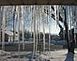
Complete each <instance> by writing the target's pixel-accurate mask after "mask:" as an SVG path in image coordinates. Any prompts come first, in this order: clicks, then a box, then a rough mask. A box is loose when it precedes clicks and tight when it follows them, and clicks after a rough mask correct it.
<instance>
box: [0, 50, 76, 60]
mask: <svg viewBox="0 0 77 61" xmlns="http://www.w3.org/2000/svg"><path fill="white" fill-rule="evenodd" d="M30 54H31V56H32V53H31V52H5V51H2V50H0V61H77V51H76V50H75V55H74V56H73V54H72V53H69V54H67V50H66V49H63V50H57V51H50V52H48V51H46V52H43V53H41V54H40V55H39V56H38V57H37V58H36V59H32V60H31V59H29V57H27V56H29V55H30ZM14 55H16V56H18V57H13V56H14ZM19 55H20V56H21V55H23V58H19V57H20V56H19Z"/></svg>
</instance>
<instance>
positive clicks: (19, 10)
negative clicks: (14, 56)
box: [17, 6, 21, 61]
mask: <svg viewBox="0 0 77 61" xmlns="http://www.w3.org/2000/svg"><path fill="white" fill-rule="evenodd" d="M17 7H18V53H19V59H18V60H19V61H20V21H21V20H20V18H21V14H20V12H21V7H20V6H17Z"/></svg>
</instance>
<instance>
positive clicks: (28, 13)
mask: <svg viewBox="0 0 77 61" xmlns="http://www.w3.org/2000/svg"><path fill="white" fill-rule="evenodd" d="M4 8H5V9H6V12H5V15H6V20H7V21H8V22H7V25H8V26H7V29H8V30H12V29H13V12H14V9H13V7H12V6H6V7H4ZM22 9H23V11H22ZM22 9H21V16H22V19H21V23H20V24H21V25H23V24H24V29H26V30H28V31H31V29H32V31H34V29H33V28H34V26H33V24H32V25H31V22H33V20H35V22H37V21H38V22H37V23H40V25H39V27H40V29H39V31H40V32H43V23H44V22H45V23H47V20H48V24H45V25H44V28H45V29H44V30H45V33H49V26H50V33H51V34H57V35H58V34H59V32H60V28H59V26H58V25H57V23H56V21H55V20H53V18H51V17H49V16H47V15H46V14H45V13H44V12H43V7H41V8H36V10H34V11H33V12H32V10H31V7H30V6H27V7H26V6H24V7H23V8H22ZM40 10H41V11H42V12H41V11H40ZM16 15H17V13H16ZM32 17H33V19H32ZM48 17H49V18H48ZM47 18H48V19H47ZM16 20H17V21H18V18H17V17H16ZM22 20H23V21H24V22H23V24H22ZM43 21H44V22H43ZM37 23H36V24H35V27H36V26H37ZM31 26H32V28H31ZM16 29H17V30H18V22H17V23H16ZM20 29H21V30H22V26H20ZM36 29H37V27H36Z"/></svg>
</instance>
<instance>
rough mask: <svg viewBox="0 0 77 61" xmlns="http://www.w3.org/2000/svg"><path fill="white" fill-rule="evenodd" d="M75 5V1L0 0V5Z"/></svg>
mask: <svg viewBox="0 0 77 61" xmlns="http://www.w3.org/2000/svg"><path fill="white" fill-rule="evenodd" d="M53 4H64V5H75V4H77V0H0V5H53Z"/></svg>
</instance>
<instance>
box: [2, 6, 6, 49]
mask: <svg viewBox="0 0 77 61" xmlns="http://www.w3.org/2000/svg"><path fill="white" fill-rule="evenodd" d="M4 49H5V7H4V6H2V50H4Z"/></svg>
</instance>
